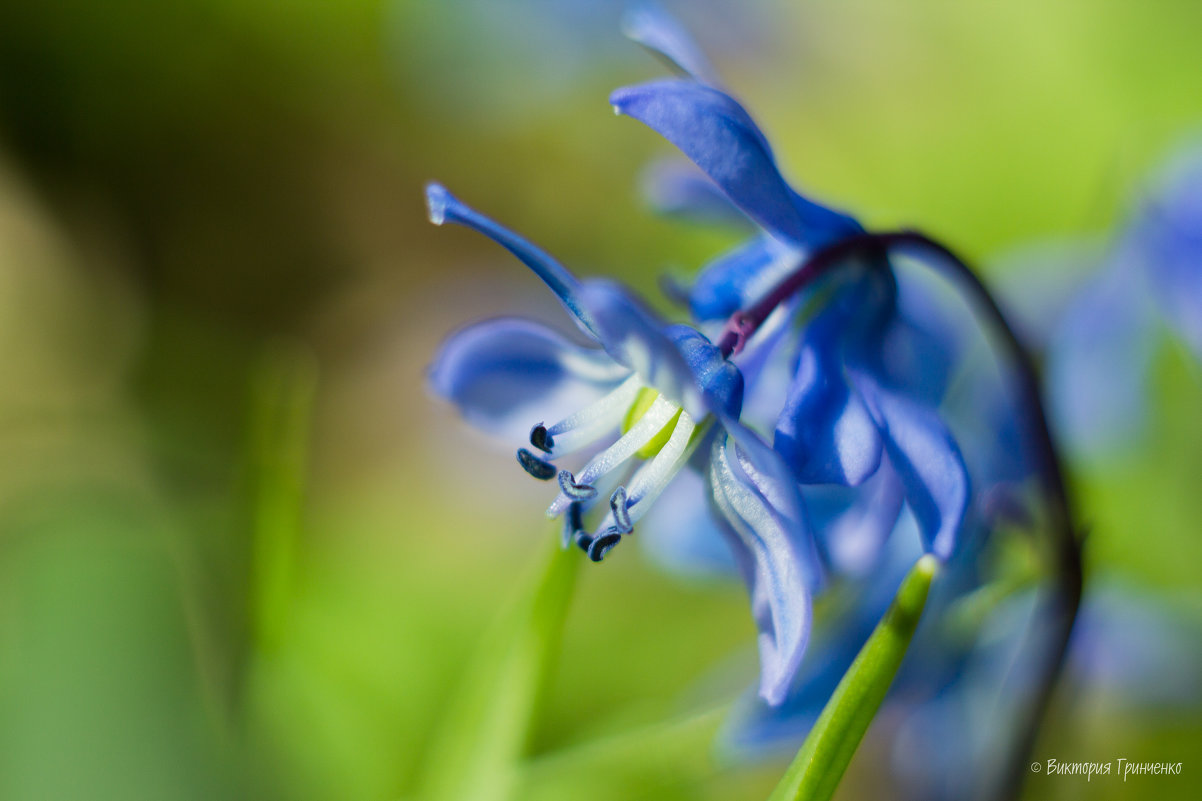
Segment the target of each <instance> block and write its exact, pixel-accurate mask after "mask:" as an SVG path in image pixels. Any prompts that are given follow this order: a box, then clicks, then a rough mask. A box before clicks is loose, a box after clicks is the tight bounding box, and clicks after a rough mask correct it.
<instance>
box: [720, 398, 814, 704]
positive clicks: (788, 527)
mask: <svg viewBox="0 0 1202 801" xmlns="http://www.w3.org/2000/svg"><path fill="white" fill-rule="evenodd" d="M723 422H724V424H725V425H726V426H727V431H726V432H724V433H723V434H720V435H719V436H718V437H717V438H716V439H715V441H714V445H713V450H712V456H711V463H710V489H711V492H712V493H713V496H712V497H713V500H714V504H715V506H717V508H718V509H719V511H720V512H721V513H722V515H723V517H724V518H725V520H726V523H727V524H728V526H729V528H728V529H727V530H726V534H727V536H728V538H729V541H730V543H731V548H732V550H733V551H734V552H735V557H736V561H737V562H738V563H739V567H740V570H741V572H742V573H743V578H744V581H746V583H747V587H748V592H749V594H750V596H751V608H752V615H753V617H754V618H755V621H756V625H757V627H758V629H759V632H760V635H759V646H760V670H761V675H760V696H761V697H762V698H763V699H764V700H765V701H767V702H768V703H769V704H773V705H775V704H779V703H780V702H781V701H783V700H784V697H785V694H786V692H787V690H788V687H789V684H790V683H791V682H792V680H793V675H794V673H795V672H796V670H797V666H798V665H799V664H800V663H801V658H802V655H803V653H804V652H805V646H806V642H807V640H808V638H809V629H810V619H811V612H812V607H811V603H810V588H811V587H813V586H814V585H816V584H817V583H818V581H819V575H818V574H819V571H818V565H817V559H816V555H815V552H814V549H813V543H812V540H811V539H810V536H809V531H808V529H807V528H806V525H805V518H804V507H802V505H801V499H800V496H799V495H798V493H797V485H796V482H795V481H794V480H793V479H792V476H791V475H790V474H789V472H788V469H787V468H786V467H785V466H784V464H783V463H782V462H781V461H780V459H779V458H778V457H777V456H776V454H775V453H774V452H773V451H772V449H771V448H769V447H768V446H767V444H765V443H764V442H763V441H762V440H760V439H759V437H758V436H756V435H755V434H754V433H753V432H751V431H750V430H749V429H746V428H744V427H742V426H741V425H740V424H738V423H737V422H734V421H732V420H725V421H723ZM736 438H737V441H736Z"/></svg>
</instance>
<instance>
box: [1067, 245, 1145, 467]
mask: <svg viewBox="0 0 1202 801" xmlns="http://www.w3.org/2000/svg"><path fill="white" fill-rule="evenodd" d="M1138 279H1139V276H1137V275H1136V274H1135V273H1134V271H1133V270H1130V269H1125V264H1124V263H1119V264H1116V265H1114V266H1112V267H1111V268H1110V269H1108V270H1107V271H1106V272H1104V273H1103V274H1102V275H1101V276H1100V277H1099V278H1098V279H1097V280H1095V281H1094V282H1092V283H1091V284H1090V285H1089V286H1088V287H1087V288H1086V289H1085V290H1084V291H1082V292H1081V294H1080V295H1079V297H1078V298H1077V299H1076V300H1075V301H1074V302H1073V304H1072V305H1071V306H1070V307H1069V309H1068V310H1067V311H1066V312H1065V314H1064V316H1063V318H1062V320H1061V324H1060V326H1059V328H1058V329H1057V331H1056V332H1055V335H1054V337H1053V339H1052V343H1051V344H1050V346H1049V348H1048V357H1047V383H1048V394H1049V401H1050V404H1049V405H1050V406H1051V409H1050V411H1051V412H1052V417H1053V420H1052V422H1053V423H1054V424H1055V426H1056V429H1057V433H1059V434H1060V435H1061V436H1063V437H1064V439H1065V442H1066V444H1067V445H1068V446H1069V447H1070V448H1071V449H1072V450H1073V451H1075V452H1076V454H1077V455H1078V456H1079V457H1084V458H1098V457H1104V456H1107V455H1110V454H1112V453H1114V452H1116V451H1120V450H1123V449H1124V448H1126V447H1129V446H1130V445H1132V444H1133V443H1134V441H1135V439H1136V438H1137V435H1138V434H1139V432H1140V430H1141V427H1142V425H1143V423H1144V419H1145V416H1146V411H1145V408H1144V407H1145V398H1144V396H1145V393H1146V392H1147V387H1146V383H1147V378H1148V373H1149V371H1150V369H1151V360H1152V354H1153V350H1154V344H1155V340H1154V337H1153V334H1154V333H1155V332H1154V329H1153V325H1152V322H1153V321H1152V313H1151V309H1150V308H1149V306H1148V301H1147V298H1146V296H1145V293H1144V292H1143V291H1142V289H1143V288H1142V286H1141V285H1140V283H1139V280H1138Z"/></svg>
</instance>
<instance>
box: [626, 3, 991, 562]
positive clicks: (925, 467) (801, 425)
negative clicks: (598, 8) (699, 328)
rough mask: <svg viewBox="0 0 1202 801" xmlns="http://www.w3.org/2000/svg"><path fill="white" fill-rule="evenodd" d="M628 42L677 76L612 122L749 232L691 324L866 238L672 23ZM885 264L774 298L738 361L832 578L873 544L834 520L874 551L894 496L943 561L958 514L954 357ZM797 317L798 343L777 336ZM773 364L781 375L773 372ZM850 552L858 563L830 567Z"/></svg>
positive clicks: (641, 89)
mask: <svg viewBox="0 0 1202 801" xmlns="http://www.w3.org/2000/svg"><path fill="white" fill-rule="evenodd" d="M631 33H632V35H633V36H634V37H635V38H636V39H637V40H638V41H640V42H641V43H642V44H644V45H646V46H647V47H649V48H651V49H653V50H656V51H658V52H659V53H660V54H661V55H663V56H664V57H665V58H666V59H667V60H668V61H669V62H670V63H672V64H674V65H675V66H676V67H677V68H678V70H679V71H680V72H681V73H683V74H684V76H685V77H683V78H680V79H671V80H660V81H654V82H651V83H646V84H642V85H638V86H633V87H627V88H623V89H619V90H617V91H616V92H614V93H613V94H612V95H611V97H610V102H611V103H612V105H613V107H614V109H615V111H616V112H617V113H619V114H624V115H627V116H630V117H633V118H635V119H637V120H640V121H641V122H643V123H645V124H646V125H648V126H649V127H651V128H652V129H654V130H655V131H657V132H658V133H659V134H661V135H662V136H663V137H664V138H666V139H667V140H669V141H670V142H672V143H673V144H674V145H676V146H677V147H678V148H679V149H680V150H681V151H682V152H683V153H684V155H686V156H687V157H688V158H689V159H691V160H692V161H693V163H694V164H695V165H696V166H697V167H699V168H700V170H701V171H702V172H703V173H704V174H705V175H706V176H708V178H709V179H710V180H711V181H712V182H713V184H714V185H715V186H716V187H717V188H718V189H719V190H721V192H722V193H723V194H724V195H725V197H726V198H727V199H728V201H729V202H730V203H731V204H732V205H733V206H734V207H735V208H737V209H738V210H739V211H740V212H741V213H742V214H743V215H745V216H746V217H747V218H749V219H750V220H752V221H754V222H755V223H756V224H757V225H758V226H759V228H760V230H761V233H760V234H759V235H758V236H756V237H755V238H753V239H752V240H750V241H749V242H747V243H746V244H744V245H742V246H740V247H738V248H736V249H735V250H734V251H732V252H731V253H729V254H727V255H725V256H723V257H721V258H719V259H718V260H717V261H715V262H714V263H712V264H710V265H709V266H708V267H706V268H705V269H704V270H703V271H702V272H701V274H700V276H699V277H698V278H697V280H696V282H695V283H694V284H693V285H692V287H691V288H690V290H689V292H688V301H689V306H690V310H691V311H692V313H693V315H694V317H695V318H696V319H697V320H698V321H699V323H701V324H702V325H706V324H709V323H714V322H717V321H722V320H724V319H726V318H727V317H729V316H731V315H733V314H735V313H736V312H738V311H739V310H741V309H746V308H747V307H749V306H751V305H753V304H755V303H757V302H761V301H763V300H764V299H765V298H766V297H771V293H772V291H773V289H774V288H775V287H776V286H777V284H778V283H779V282H780V281H781V280H782V278H784V277H785V276H787V275H789V274H791V273H793V272H795V271H796V270H797V269H798V268H799V267H800V266H801V265H802V264H803V263H804V262H805V261H806V259H807V258H809V257H810V256H812V255H813V254H815V253H816V252H818V251H821V250H822V249H824V248H827V247H830V246H832V245H835V244H836V243H839V242H841V241H845V240H848V239H850V238H855V237H859V236H862V235H863V234H864V229H863V227H862V226H861V225H860V224H859V223H858V222H857V221H856V220H855V219H853V218H852V217H850V216H848V215H847V214H844V213H841V212H838V211H835V210H832V209H830V208H827V207H826V206H823V205H821V204H818V203H816V202H814V201H812V200H810V199H808V198H806V197H805V196H803V195H802V194H800V193H798V192H797V191H795V190H794V189H793V188H792V187H791V186H790V185H789V184H788V183H787V182H786V181H785V179H784V178H783V177H782V176H781V174H780V171H779V170H778V168H777V166H776V162H775V159H774V157H773V155H772V150H771V148H770V146H769V144H768V142H767V139H766V138H765V136H764V135H763V133H762V132H761V131H760V129H759V128H758V127H757V126H756V124H755V122H754V120H753V119H752V118H751V116H750V115H749V114H748V113H747V112H746V111H745V110H744V109H743V107H742V106H741V105H739V103H738V102H736V101H735V100H734V99H733V98H732V97H731V96H730V95H729V94H727V93H726V92H725V91H723V90H722V89H721V88H719V87H718V86H717V85H716V81H715V79H714V78H713V77H712V76H713V70H712V69H711V68H710V67H709V66H708V64H705V62H704V61H702V60H700V58H699V56H698V55H697V53H698V50H697V48H696V47H695V46H694V45H692V44H691V42H690V41H689V40H688V39H687V37H686V36H685V35H684V34H683V33H681V32H680V31H679V30H678V29H676V28H675V27H674V26H673V23H671V22H670V21H669V20H666V19H665V18H662V17H655V16H654V15H653V16H651V17H649V18H644V20H643V23H642V24H641V25H639V26H635V27H634V28H633V29H632V31H631ZM674 180H677V189H676V191H675V192H674V193H673V194H672V195H671V197H673V198H675V199H680V198H688V197H695V198H698V199H700V200H701V201H702V204H701V205H702V207H703V208H708V207H709V206H712V197H710V196H707V195H705V194H704V193H702V192H697V191H689V192H685V191H682V185H681V184H680V182H679V179H677V178H674ZM676 205H677V207H679V205H680V204H679V203H677V204H676ZM886 259H887V257H886V256H885V255H884V254H881V255H879V256H873V257H867V256H865V257H860V258H858V260H857V262H856V263H849V264H847V265H845V266H843V267H842V268H841V269H840V270H839V271H838V274H837V275H836V276H835V277H833V278H831V279H829V280H824V281H822V282H819V284H818V285H817V286H813V287H810V288H808V289H807V290H806V291H805V292H803V293H802V294H801V295H800V296H798V297H793V298H789V299H782V300H781V304H780V306H781V308H780V310H779V311H778V312H777V313H775V314H774V317H773V318H769V320H768V321H766V323H765V325H764V326H763V328H761V329H760V330H759V331H758V332H757V333H756V334H755V335H754V336H753V337H751V338H750V339H749V340H748V341H747V342H746V346H745V347H744V348H743V349H742V352H741V353H738V354H736V357H737V358H738V360H739V363H740V366H741V367H742V368H743V371H744V376H745V379H746V381H747V396H748V397H747V404H748V408H749V412H750V413H751V415H750V416H749V414H745V415H744V417H745V419H747V420H748V421H749V422H751V423H753V424H756V423H759V422H761V421H758V420H756V419H754V416H755V412H754V411H753V410H758V409H760V408H763V409H766V410H769V411H768V413H769V414H770V415H771V417H770V418H769V419H767V420H765V421H763V422H764V423H766V427H771V428H774V429H775V435H774V441H773V447H774V449H775V450H776V451H777V452H778V453H779V454H780V455H781V456H782V457H783V459H784V460H785V462H786V464H787V465H788V466H789V467H790V468H791V470H792V471H793V473H794V476H795V478H796V480H797V481H798V482H799V483H800V484H802V485H804V486H805V487H807V499H809V497H810V495H811V493H812V494H814V495H821V496H823V497H822V498H818V499H817V500H818V501H819V503H820V505H826V506H828V507H830V509H831V512H830V514H829V515H826V516H825V517H826V520H825V522H822V523H818V520H817V519H816V521H815V522H816V526H815V529H816V534H817V536H818V537H819V541H820V544H822V545H823V548H824V551H825V552H826V554H827V556H828V557H829V558H831V559H832V561H834V562H835V563H836V566H837V567H846V568H853V569H857V570H862V569H865V567H866V565H867V563H869V562H871V558H869V559H867V561H866V560H865V559H864V558H862V557H863V556H864V554H865V552H869V553H868V555H869V556H871V553H870V552H873V551H875V550H879V549H878V548H874V547H872V546H871V545H869V546H867V547H859V546H857V547H854V548H851V549H848V548H846V547H844V546H845V544H844V543H842V542H835V541H831V540H830V538H829V537H828V536H827V535H828V534H830V533H833V532H835V531H836V530H838V529H840V528H842V529H849V527H848V526H840V525H838V523H839V521H840V520H841V519H842V518H843V516H844V515H852V516H853V517H854V518H855V519H856V520H857V521H859V522H858V523H857V525H856V526H854V527H851V528H854V529H856V531H857V532H858V537H859V539H860V540H861V541H870V542H871V541H875V542H876V543H877V545H879V543H880V542H881V541H883V539H884V538H885V537H886V536H887V535H888V534H889V532H891V531H892V530H893V528H894V525H895V523H896V521H897V515H898V514H899V513H900V510H901V507H902V503H903V501H904V502H905V503H906V504H908V506H909V508H910V509H911V510H912V512H913V513H914V516H915V517H916V518H917V520H918V523H919V529H920V533H921V537H922V541H923V544H924V547H925V548H926V549H927V550H928V551H931V552H933V553H935V554H936V555H938V556H940V557H941V558H943V559H947V558H948V557H950V555H951V554H952V553H953V551H954V550H955V548H956V543H957V537H958V532H959V530H960V528H961V524H962V522H963V520H964V516H965V513H966V510H967V508H968V503H969V479H968V471H967V469H966V467H965V461H964V458H963V456H962V454H961V452H960V449H959V447H958V445H957V442H956V440H955V438H954V437H953V436H952V433H951V431H950V430H949V428H948V426H947V425H946V423H945V421H944V420H943V418H942V416H941V413H940V409H939V405H940V401H941V399H942V397H943V394H944V391H945V388H946V385H947V379H948V375H949V371H950V365H951V362H952V360H953V357H954V351H955V348H954V346H953V345H952V344H951V343H949V341H948V340H947V339H946V337H945V335H944V333H945V332H942V331H941V330H940V329H939V326H938V324H932V323H931V322H929V321H928V320H925V319H924V318H922V317H920V316H915V315H913V314H912V313H911V312H912V309H913V308H914V307H915V306H922V305H923V304H922V302H921V299H919V300H918V301H916V300H915V295H916V294H918V293H916V292H915V291H914V290H912V289H906V288H905V287H904V286H900V282H899V273H898V271H897V270H896V269H895V266H894V265H893V264H891V263H889V262H888V261H887V260H886ZM799 320H804V325H803V327H802V329H801V333H800V337H799V338H798V337H794V336H789V335H788V334H789V332H790V331H791V329H792V328H793V326H794V325H795V324H796V322H797V321H799ZM740 344H742V343H740ZM781 363H784V364H785V365H787V369H785V370H780V369H773V365H774V364H775V365H778V366H779V365H780V364H781ZM761 398H763V399H764V402H763V403H760V399H761ZM782 399H783V403H782ZM811 488H812V489H811ZM832 488H834V491H832ZM839 488H842V490H840V489H839ZM869 525H870V526H871V530H870V531H867V532H866V531H865V527H866V526H869ZM849 551H855V552H857V553H858V554H860V555H859V556H856V557H855V558H854V559H853V560H852V561H850V562H847V563H845V564H842V565H841V564H839V562H840V561H841V554H845V553H847V552H849Z"/></svg>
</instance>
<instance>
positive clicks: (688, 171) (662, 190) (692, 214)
mask: <svg viewBox="0 0 1202 801" xmlns="http://www.w3.org/2000/svg"><path fill="white" fill-rule="evenodd" d="M639 183H640V188H641V190H642V194H643V197H644V198H645V199H646V201H647V203H648V205H650V206H651V208H652V210H654V211H655V212H657V213H659V214H662V215H665V216H672V217H681V218H684V219H688V220H694V221H697V222H704V223H715V222H716V223H728V224H731V225H741V226H743V227H747V226H749V225H750V223H751V221H750V220H748V219H747V216H746V215H745V214H743V212H741V211H739V209H738V208H737V207H736V206H735V205H734V204H733V203H731V202H730V198H728V197H727V196H726V195H724V194H722V192H721V191H720V190H719V189H718V187H716V186H714V182H713V181H711V180H710V179H709V178H706V177H705V175H704V174H702V173H701V171H700V170H698V169H697V168H696V167H695V166H693V165H692V164H690V163H688V162H687V161H680V160H678V159H661V160H659V161H654V162H652V163H651V164H649V165H647V167H646V168H645V169H644V170H643V174H642V177H641V180H640V182H639Z"/></svg>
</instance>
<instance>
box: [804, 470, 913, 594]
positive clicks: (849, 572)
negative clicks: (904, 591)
mask: <svg viewBox="0 0 1202 801" xmlns="http://www.w3.org/2000/svg"><path fill="white" fill-rule="evenodd" d="M802 495H803V496H804V497H805V503H806V510H807V511H808V512H809V515H810V525H811V526H812V527H813V530H814V536H815V538H816V539H817V540H818V544H819V548H820V550H821V551H822V553H823V554H824V555H825V556H826V560H827V562H828V563H829V564H830V565H831V569H832V571H833V572H835V573H836V574H838V575H843V576H864V575H867V574H868V573H869V572H871V571H872V570H873V569H874V568H875V566H876V564H877V562H878V561H879V560H880V556H881V553H882V549H883V548H884V545H885V540H886V539H888V537H889V535H890V534H892V533H893V531H894V529H895V528H896V527H897V524H898V516H899V515H900V514H901V511H902V503H903V501H904V499H905V494H904V491H903V489H902V485H901V480H900V479H899V478H898V475H897V473H896V472H895V471H894V470H893V468H892V466H890V464H889V461H888V459H884V460H882V463H881V466H880V468H879V469H878V470H877V471H876V473H875V474H874V475H873V476H872V477H871V478H870V479H868V480H867V481H865V482H864V483H863V484H861V485H860V486H858V487H844V486H838V485H825V486H822V485H815V486H807V487H803V488H802Z"/></svg>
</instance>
